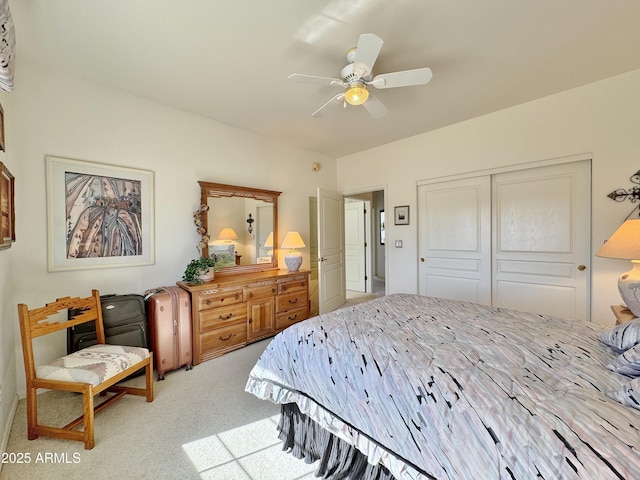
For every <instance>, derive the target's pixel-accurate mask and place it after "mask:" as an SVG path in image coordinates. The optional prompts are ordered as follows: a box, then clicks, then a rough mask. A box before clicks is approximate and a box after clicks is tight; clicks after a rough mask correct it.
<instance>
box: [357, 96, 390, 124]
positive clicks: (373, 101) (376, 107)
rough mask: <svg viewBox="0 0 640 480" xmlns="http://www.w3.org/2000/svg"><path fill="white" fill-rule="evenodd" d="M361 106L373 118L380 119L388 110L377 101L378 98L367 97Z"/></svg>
mask: <svg viewBox="0 0 640 480" xmlns="http://www.w3.org/2000/svg"><path fill="white" fill-rule="evenodd" d="M362 106H363V107H364V108H365V109H366V110H367V112H369V115H371V116H372V117H373V118H376V119H377V118H382V117H384V116H385V115H386V114H387V113H389V110H387V107H385V106H384V105H383V104H382V102H381V101H380V100H379V99H378V97H374V96H373V95H369V99H368V100H367V101H366V102H364V103H363V104H362Z"/></svg>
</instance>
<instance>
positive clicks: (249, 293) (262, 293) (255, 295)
mask: <svg viewBox="0 0 640 480" xmlns="http://www.w3.org/2000/svg"><path fill="white" fill-rule="evenodd" d="M277 292H278V285H277V284H276V282H275V281H271V282H258V283H253V284H251V285H247V286H246V287H244V301H245V302H249V301H251V300H257V299H260V298H266V297H273V296H274V295H275V294H276V293H277Z"/></svg>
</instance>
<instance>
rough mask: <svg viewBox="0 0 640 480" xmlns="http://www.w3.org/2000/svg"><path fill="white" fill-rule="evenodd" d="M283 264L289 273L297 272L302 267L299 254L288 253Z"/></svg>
mask: <svg viewBox="0 0 640 480" xmlns="http://www.w3.org/2000/svg"><path fill="white" fill-rule="evenodd" d="M284 263H286V264H287V268H288V269H289V271H290V272H297V271H298V270H300V265H302V254H301V253H300V252H295V253H294V252H290V253H287V254H286V255H285V256H284Z"/></svg>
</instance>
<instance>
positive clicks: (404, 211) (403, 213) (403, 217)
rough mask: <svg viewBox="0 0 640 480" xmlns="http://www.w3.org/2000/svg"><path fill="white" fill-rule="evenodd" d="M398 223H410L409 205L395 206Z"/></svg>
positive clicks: (396, 222) (396, 221)
mask: <svg viewBox="0 0 640 480" xmlns="http://www.w3.org/2000/svg"><path fill="white" fill-rule="evenodd" d="M394 216H395V222H394V223H395V224H396V225H409V205H402V206H400V207H394Z"/></svg>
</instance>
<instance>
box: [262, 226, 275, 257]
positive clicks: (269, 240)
mask: <svg viewBox="0 0 640 480" xmlns="http://www.w3.org/2000/svg"><path fill="white" fill-rule="evenodd" d="M264 246H265V247H266V248H268V249H269V251H268V252H267V255H269V256H270V257H272V256H273V232H269V236H268V237H267V239H266V240H265V241H264Z"/></svg>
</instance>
